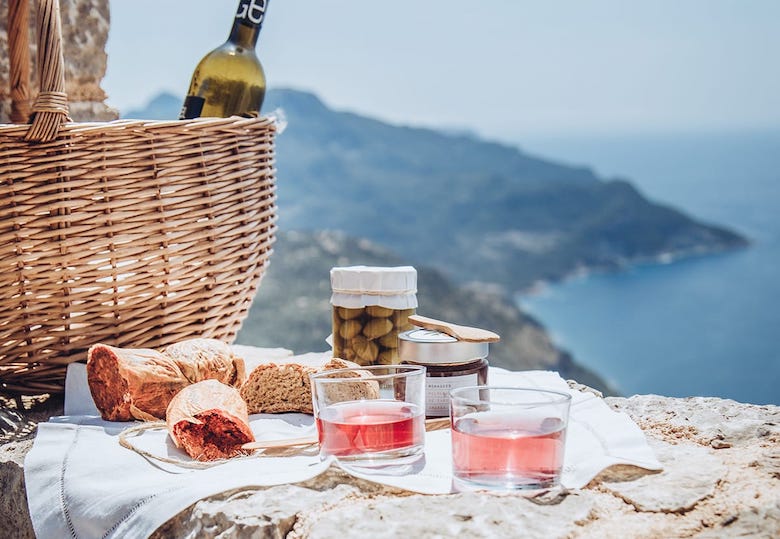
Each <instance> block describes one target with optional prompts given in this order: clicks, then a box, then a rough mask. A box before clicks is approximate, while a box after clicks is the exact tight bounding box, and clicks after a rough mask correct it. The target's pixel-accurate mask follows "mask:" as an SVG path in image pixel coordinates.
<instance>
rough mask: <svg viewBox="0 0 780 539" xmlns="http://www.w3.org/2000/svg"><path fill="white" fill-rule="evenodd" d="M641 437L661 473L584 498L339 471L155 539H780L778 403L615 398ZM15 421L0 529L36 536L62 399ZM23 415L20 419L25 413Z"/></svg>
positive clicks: (610, 482) (0, 480)
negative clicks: (421, 483) (45, 439)
mask: <svg viewBox="0 0 780 539" xmlns="http://www.w3.org/2000/svg"><path fill="white" fill-rule="evenodd" d="M606 401H607V403H609V405H610V406H612V407H613V408H615V409H617V410H621V411H624V412H626V413H628V414H629V415H630V416H631V417H632V418H633V419H634V421H636V423H637V424H638V425H639V426H640V427H641V428H642V429H643V431H644V432H645V434H646V436H647V438H648V441H649V442H650V444H651V445H652V447H653V448H654V449H655V451H656V454H657V456H658V458H659V459H660V460H661V462H662V463H663V465H664V471H663V472H661V473H657V474H651V475H646V474H639V473H637V471H636V469H633V468H619V467H618V468H613V469H610V470H608V471H607V472H605V473H603V474H601V475H600V476H599V477H597V478H596V479H594V480H593V481H592V482H591V483H590V484H589V485H588V486H587V487H586V488H584V489H582V490H576V491H569V492H564V493H560V494H558V495H556V496H542V497H538V498H532V499H529V498H525V497H522V496H519V495H515V494H487V493H464V494H455V495H447V496H424V495H418V494H411V493H408V492H404V491H399V490H394V489H391V488H387V487H383V486H380V485H376V484H374V483H369V482H366V481H361V480H357V479H355V478H352V477H351V476H348V475H346V474H344V473H342V472H340V471H338V470H337V469H331V470H329V471H328V472H326V473H324V474H322V475H320V476H318V477H317V478H315V479H312V480H310V481H307V482H304V483H299V484H294V485H284V486H277V487H271V488H246V489H240V490H235V491H230V492H225V493H222V494H220V495H218V496H213V497H211V498H207V499H204V500H201V501H199V502H197V503H195V504H193V505H192V506H190V507H189V508H187V509H186V510H184V511H182V512H181V513H179V514H178V515H176V516H175V517H173V518H172V519H171V520H169V521H168V522H167V523H166V524H164V525H163V526H162V527H160V529H158V530H157V532H156V533H155V534H154V536H153V537H157V538H164V537H219V538H221V539H225V538H231V537H286V538H288V539H293V538H304V537H306V538H320V537H338V538H339V539H343V538H346V537H449V536H453V537H454V536H457V537H491V538H493V537H532V538H533V537H540V538H541V537H544V538H549V537H567V538H575V537H577V538H580V537H583V538H585V537H599V538H601V537H646V538H650V537H658V538H669V537H699V538H705V537H713V538H714V537H718V538H721V537H780V407H777V406H755V405H750V404H741V403H737V402H734V401H730V400H722V399H715V398H698V397H697V398H688V399H676V398H667V397H660V396H655V395H643V396H634V397H631V398H627V399H626V398H607V399H606ZM0 405H2V408H0V411H2V412H3V415H2V417H0V419H3V420H4V422H5V423H0V425H3V424H9V425H10V424H11V423H14V424H15V425H16V427H15V432H12V433H8V432H7V430H8V427H5V428H6V433H5V435H4V437H3V439H2V442H3V444H2V446H1V447H0V488H2V493H3V496H2V498H1V499H2V501H1V502H0V530H15V531H16V534H15V535H14V536H15V537H23V538H26V537H34V534H33V531H32V524H31V521H30V516H29V514H28V511H27V504H26V497H25V490H24V476H23V468H22V465H23V460H24V455H25V454H26V453H27V451H29V449H30V447H31V446H32V440H33V436H34V424H35V421H37V420H41V419H42V418H43V417H45V416H46V414H55V413H58V407H59V406H61V404H60V403H58V402H57V401H54V400H52V401H47V402H43V403H41V402H38V401H25V402H18V403H17V404H14V403H13V402H11V401H7V400H2V401H0ZM17 410H19V411H17Z"/></svg>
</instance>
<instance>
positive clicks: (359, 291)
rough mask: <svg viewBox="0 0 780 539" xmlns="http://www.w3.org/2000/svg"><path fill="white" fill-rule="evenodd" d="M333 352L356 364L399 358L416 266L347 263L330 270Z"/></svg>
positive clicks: (394, 361)
mask: <svg viewBox="0 0 780 539" xmlns="http://www.w3.org/2000/svg"><path fill="white" fill-rule="evenodd" d="M330 284H331V288H332V292H333V295H332V296H331V299H330V302H331V304H332V305H333V335H332V339H333V355H334V356H335V357H339V358H341V359H346V360H347V361H353V362H355V363H357V364H359V365H393V364H397V363H399V361H400V360H399V358H398V334H399V333H401V332H403V331H407V330H409V329H411V328H412V325H411V324H410V323H409V320H408V319H409V316H410V315H412V314H414V313H415V310H416V309H417V270H415V269H414V268H413V267H412V266H399V267H391V268H385V267H371V266H350V267H339V268H333V269H331V270H330Z"/></svg>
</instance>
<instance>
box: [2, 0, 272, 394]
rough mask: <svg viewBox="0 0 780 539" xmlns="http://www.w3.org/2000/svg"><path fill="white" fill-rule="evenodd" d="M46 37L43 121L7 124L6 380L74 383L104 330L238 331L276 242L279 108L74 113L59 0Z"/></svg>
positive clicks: (25, 388) (167, 337) (29, 385)
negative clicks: (180, 114)
mask: <svg viewBox="0 0 780 539" xmlns="http://www.w3.org/2000/svg"><path fill="white" fill-rule="evenodd" d="M25 1H26V0H22V1H20V0H15V1H13V0H12V2H11V4H12V6H9V7H10V8H11V9H9V25H8V26H9V32H8V33H9V49H10V56H11V59H12V64H14V62H13V60H14V57H17V56H21V57H22V58H25V56H24V53H18V52H17V53H15V52H14V51H15V50H16V51H18V50H19V49H20V48H26V47H28V45H29V44H28V43H23V44H21V45H20V43H19V41H20V39H17V40H16V41H14V43H10V42H11V40H12V39H13V37H12V34H14V33H15V34H17V35H21V36H24V35H25V34H26V33H27V32H26V25H27V21H26V20H24V19H26V17H24V16H22V17H19V16H18V12H19V11H24V10H25V9H26V8H25V7H24V6H23V5H22V6H21V7H19V5H21V4H24V3H25ZM20 18H21V19H23V20H22V22H19V19H20ZM15 29H16V30H19V29H25V30H24V31H16V32H14V30H15ZM38 40H39V42H38V51H39V56H38V73H39V78H38V80H39V81H40V91H39V93H38V96H37V98H36V100H35V103H34V105H33V106H32V107H31V110H32V115H33V121H32V124H31V125H23V124H14V125H0V197H1V198H2V202H1V204H2V207H0V392H22V393H26V394H38V393H50V392H60V391H62V389H63V386H64V374H65V370H66V367H67V365H68V364H69V363H71V362H73V361H77V360H84V359H86V350H87V348H88V347H89V346H90V345H92V344H93V343H97V342H104V343H109V344H113V345H117V346H130V347H145V348H159V347H162V346H165V345H167V344H170V343H173V342H176V341H179V340H182V339H185V338H188V337H194V336H203V337H213V338H218V339H222V340H225V341H227V342H232V340H233V339H234V338H235V336H236V333H237V332H238V329H239V327H240V326H241V322H242V321H243V319H244V318H245V316H246V314H247V312H248V310H249V306H250V304H251V302H252V299H253V297H254V294H255V292H256V290H257V288H258V286H259V284H260V280H261V278H262V276H263V273H264V271H265V269H266V268H267V265H268V262H269V257H270V256H271V253H272V249H271V246H272V243H273V241H274V234H275V231H276V225H275V222H276V207H275V180H274V173H275V170H274V135H275V125H274V122H273V120H272V119H269V118H239V117H232V118H212V119H207V118H204V119H196V120H187V121H137V120H132V121H130V120H117V121H113V122H104V123H73V122H70V121H69V119H68V118H67V96H66V95H65V93H64V81H63V58H62V48H61V46H62V37H61V29H60V22H59V5H58V2H57V1H56V0H40V2H39V11H38ZM21 41H22V42H23V41H24V39H23V38H22V39H21ZM26 58H29V55H28V56H26ZM28 65H29V63H28V62H26V61H21V62H19V61H18V60H17V61H16V62H15V65H14V66H12V68H11V81H12V94H13V97H14V101H15V103H14V108H15V110H16V111H17V114H18V110H19V108H20V106H19V104H17V103H16V98H15V95H16V94H22V95H23V94H24V93H25V92H24V89H23V88H22V89H21V90H20V89H19V88H20V87H21V86H23V85H24V84H20V83H19V81H22V82H23V81H24V80H25V77H26V78H27V79H29V73H28V74H26V75H25V73H24V70H25V69H27V71H28V72H29V68H28V67H27V66H28ZM14 92H16V94H14ZM12 121H15V122H18V121H19V120H16V119H14V120H12Z"/></svg>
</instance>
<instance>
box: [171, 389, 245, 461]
mask: <svg viewBox="0 0 780 539" xmlns="http://www.w3.org/2000/svg"><path fill="white" fill-rule="evenodd" d="M165 415H166V424H167V426H168V433H169V434H170V436H171V438H172V439H173V442H174V443H175V444H176V447H179V448H181V449H183V450H184V451H185V452H186V453H187V454H188V455H189V456H190V457H192V458H193V459H195V460H200V461H209V460H218V459H228V458H231V457H235V456H237V455H245V454H249V453H251V451H250V450H246V449H243V447H242V446H243V445H244V444H245V443H248V442H254V441H255V437H254V435H253V434H252V430H251V429H250V427H249V415H248V413H247V408H246V403H245V402H244V400H243V399H242V398H241V395H240V394H239V392H238V390H237V389H236V388H234V387H231V386H229V385H225V384H223V383H221V382H218V381H217V380H203V381H202V382H198V383H195V384H192V385H190V386H187V387H185V388H184V389H182V390H181V391H179V392H178V393H177V394H176V395H175V396H174V397H173V399H172V400H171V402H170V404H168V408H167V410H166V414H165Z"/></svg>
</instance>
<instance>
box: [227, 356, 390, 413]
mask: <svg viewBox="0 0 780 539" xmlns="http://www.w3.org/2000/svg"><path fill="white" fill-rule="evenodd" d="M358 367H360V365H358V364H356V363H352V362H350V361H345V360H343V359H338V358H326V357H323V356H322V355H321V354H311V355H308V356H303V357H302V356H298V357H292V358H289V359H285V360H275V361H272V362H268V363H260V364H259V365H257V366H256V367H255V368H254V369H253V370H252V372H250V373H249V376H248V377H247V380H246V382H244V385H243V386H241V396H242V397H243V398H244V400H245V401H246V404H247V407H248V409H249V413H250V414H259V413H271V414H273V413H281V412H301V413H304V414H311V413H313V412H314V409H313V407H312V402H311V381H310V380H309V375H310V374H313V373H317V372H322V371H325V370H330V369H346V368H358ZM359 391H362V394H361V395H362V396H361V397H358V398H376V396H373V397H371V396H370V395H372V394H374V395H375V394H376V393H378V390H374V391H373V392H372V388H371V387H368V386H366V385H365V384H364V387H363V388H362V389H359Z"/></svg>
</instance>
